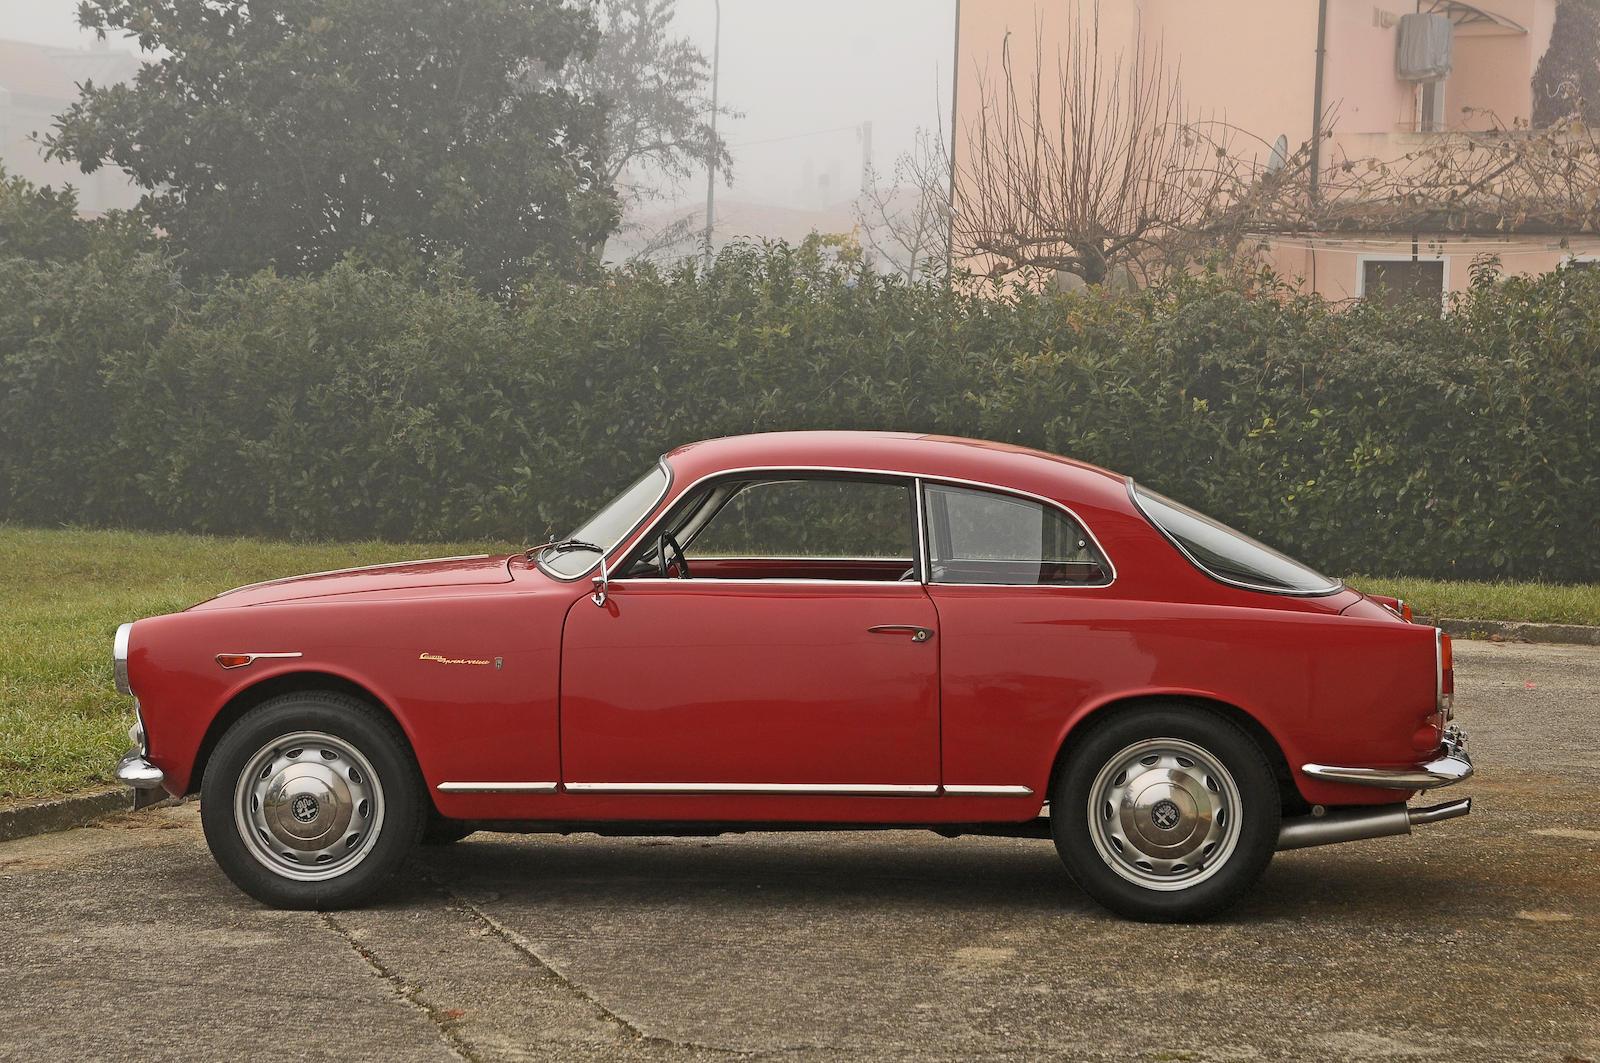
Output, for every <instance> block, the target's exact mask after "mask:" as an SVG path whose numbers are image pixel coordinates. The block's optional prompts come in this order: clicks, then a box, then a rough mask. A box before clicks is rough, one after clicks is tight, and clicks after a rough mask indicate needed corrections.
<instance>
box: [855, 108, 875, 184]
mask: <svg viewBox="0 0 1600 1063" xmlns="http://www.w3.org/2000/svg"><path fill="white" fill-rule="evenodd" d="M856 137H857V138H858V139H859V140H860V141H861V194H862V195H866V194H867V193H868V192H870V191H871V190H872V123H871V122H870V121H869V122H862V123H861V124H860V125H859V126H857V127H856Z"/></svg>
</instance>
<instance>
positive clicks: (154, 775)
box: [117, 749, 167, 790]
mask: <svg viewBox="0 0 1600 1063" xmlns="http://www.w3.org/2000/svg"><path fill="white" fill-rule="evenodd" d="M117 778H118V779H119V780H120V781H122V782H124V783H126V784H127V785H129V786H131V787H133V788H134V789H135V790H159V789H160V788H161V784H162V783H164V782H166V779H167V777H166V776H165V775H164V774H162V771H161V769H160V768H158V767H156V766H155V765H154V764H152V763H150V762H149V761H148V760H146V759H144V754H143V753H140V752H139V751H138V750H137V749H130V750H128V751H127V752H126V753H124V754H123V755H122V759H121V760H119V761H117Z"/></svg>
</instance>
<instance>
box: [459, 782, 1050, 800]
mask: <svg viewBox="0 0 1600 1063" xmlns="http://www.w3.org/2000/svg"><path fill="white" fill-rule="evenodd" d="M434 789H436V790H438V791H440V792H441V793H454V794H515V793H520V794H553V793H557V792H559V791H562V790H565V791H566V792H567V793H571V794H769V795H789V796H796V797H798V796H811V797H938V796H940V795H941V794H943V795H945V796H948V797H1028V796H1029V795H1031V794H1032V793H1033V790H1032V788H1031V787H1027V786H964V785H956V786H935V785H926V786H920V785H919V786H908V785H901V784H898V783H782V782H762V783H743V782H725V783H717V782H569V783H566V784H560V783H553V782H442V783H440V784H439V785H438V786H436V787H434Z"/></svg>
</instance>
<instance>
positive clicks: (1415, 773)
mask: <svg viewBox="0 0 1600 1063" xmlns="http://www.w3.org/2000/svg"><path fill="white" fill-rule="evenodd" d="M1443 745H1444V749H1443V752H1442V755H1441V756H1439V757H1437V758H1436V759H1434V760H1430V761H1428V763H1426V764H1419V765H1417V766H1416V767H1414V768H1356V767H1338V766H1336V765H1332V764H1302V765H1301V766H1300V770H1301V771H1302V772H1304V773H1305V774H1307V775H1309V776H1311V777H1312V778H1313V779H1321V780H1323V781H1324V782H1339V783H1352V784H1354V785H1356V786H1382V787H1386V788H1388V789H1391V790H1433V789H1437V788H1438V787H1440V786H1449V785H1451V784H1452V783H1458V782H1460V781H1461V780H1463V779H1469V778H1471V777H1472V757H1471V756H1469V755H1468V753H1467V733H1466V732H1465V731H1463V730H1462V729H1461V728H1459V727H1457V726H1456V725H1455V724H1451V725H1450V726H1449V727H1446V728H1445V730H1444V742H1443Z"/></svg>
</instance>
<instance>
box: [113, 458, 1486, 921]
mask: <svg viewBox="0 0 1600 1063" xmlns="http://www.w3.org/2000/svg"><path fill="white" fill-rule="evenodd" d="M114 658H115V665H116V675H117V683H118V686H119V687H120V689H121V690H122V691H123V692H124V693H129V694H134V695H136V696H137V701H136V708H137V715H138V723H137V724H136V725H135V727H134V729H133V731H132V737H133V740H134V742H135V745H136V748H135V749H134V750H133V751H132V752H130V753H129V754H128V755H127V757H126V758H124V760H123V761H122V763H121V764H120V765H119V768H118V775H119V777H120V778H122V779H123V780H124V781H126V782H128V783H129V784H131V785H133V786H134V787H136V788H141V789H142V790H143V791H144V792H145V793H146V795H147V797H146V799H147V800H150V799H153V797H151V796H149V795H156V796H159V791H160V790H165V791H166V792H167V793H170V794H174V795H181V794H189V793H194V792H197V791H198V792H199V793H200V794H201V797H202V801H201V807H200V811H201V818H202V822H203V824H204V828H205V835H206V839H207V842H208V843H209V845H210V847H211V850H212V852H213V854H214V855H215V857H216V859H217V862H218V863H219V864H220V865H221V866H222V869H223V870H224V871H225V872H226V873H227V875H228V877H229V878H231V879H232V880H233V881H234V882H235V883H236V884H237V885H238V886H239V887H240V888H241V889H243V890H244V891H245V892H247V893H249V894H250V895H251V896H253V897H256V898H258V899H259V900H261V901H264V902H266V903H267V904H271V905H277V906H281V907H291V908H311V907H315V908H321V907H334V906H341V905H350V904H353V903H356V902H358V901H361V900H362V899H364V898H366V897H368V896H369V895H370V894H372V893H373V892H374V890H376V889H377V888H379V887H380V886H382V885H383V884H384V882H385V881H386V880H388V879H390V878H391V876H393V874H394V873H395V871H396V869H397V867H399V865H400V863H401V861H402V859H403V858H404V856H405V855H406V853H407V851H408V850H409V849H410V848H411V847H412V845H414V844H415V843H416V842H417V841H418V840H419V839H422V840H428V841H434V842H445V841H452V840H455V839H457V838H460V837H463V836H465V835H466V834H467V833H468V832H470V831H472V830H485V829H486V830H504V831H551V832H560V833H576V832H594V833H600V834H699V833H716V832H725V831H747V830H786V829H819V828H827V829H854V828H886V827H922V828H927V829H931V830H933V831H936V832H938V833H941V834H946V835H951V836H954V835H957V834H962V833H988V834H1007V835H1030V836H1038V837H1051V838H1053V839H1054V841H1055V845H1056V847H1057V849H1058V850H1059V852H1060V855H1061V858H1062V860H1063V861H1064V862H1065V864H1066V866H1067V868H1068V870H1069V871H1070V872H1071V874H1072V876H1073V878H1075V879H1076V880H1077V881H1078V883H1079V884H1080V885H1081V886H1082V887H1083V889H1084V890H1085V891H1087V892H1088V893H1089V894H1090V895H1091V896H1093V897H1094V898H1096V899H1097V900H1099V901H1100V902H1102V903H1103V904H1105V905H1106V906H1107V907H1109V908H1111V909H1113V910H1115V911H1117V912H1120V913H1122V914H1124V915H1127V916H1131V917H1134V918H1140V919H1153V920H1172V919H1198V918H1203V917H1206V916H1208V915H1211V914H1213V913H1215V912H1217V911H1219V910H1221V909H1222V908H1223V907H1225V906H1226V905H1227V904H1229V903H1231V902H1232V901H1234V900H1235V899H1236V898H1238V897H1239V896H1240V894H1241V893H1242V892H1243V891H1245V890H1246V889H1247V888H1248V887H1249V886H1250V885H1251V884H1252V883H1253V882H1254V881H1255V880H1256V878H1257V877H1258V876H1259V875H1260V874H1261V872H1262V871H1263V870H1264V869H1265V867H1266V866H1267V862H1268V861H1269V860H1270V859H1271V858H1272V854H1273V852H1274V851H1275V850H1278V849H1292V848H1298V847H1302V846H1311V845H1321V844H1325V843H1329V842H1339V841H1347V840H1352V839H1359V838H1375V837H1381V836H1384V835H1393V834H1406V833H1408V832H1409V831H1410V829H1411V828H1412V826H1414V825H1416V824H1419V823H1432V822H1435V821H1438V820H1443V819H1449V818H1452V817H1455V816H1461V815H1465V814H1467V812H1468V811H1469V809H1470V807H1471V805H1470V799H1469V800H1461V801H1456V802H1453V803H1450V804H1443V805H1436V806H1434V807H1431V808H1408V807H1407V805H1406V803H1405V802H1406V801H1407V800H1408V799H1409V798H1410V797H1411V795H1412V794H1413V793H1414V792H1416V791H1419V790H1427V789H1432V788H1434V787H1439V786H1445V785H1448V784H1450V783H1454V782H1458V781H1460V780H1462V779H1465V778H1466V777H1467V776H1469V775H1470V774H1471V772H1472V765H1471V761H1470V760H1469V758H1468V756H1467V753H1466V751H1465V748H1464V747H1465V740H1464V736H1463V735H1462V733H1461V731H1460V730H1459V729H1457V728H1456V727H1455V726H1454V725H1452V724H1451V723H1450V720H1451V718H1452V715H1453V713H1452V705H1451V702H1452V700H1453V676H1452V669H1451V657H1450V639H1449V637H1448V636H1446V635H1444V634H1443V633H1442V632H1440V631H1439V630H1437V629H1436V628H1432V627H1424V626H1420V625H1416V624H1413V623H1411V622H1410V611H1409V610H1408V609H1407V608H1405V606H1404V604H1403V603H1401V602H1397V601H1395V600H1393V599H1387V598H1380V597H1376V596H1366V595H1362V594H1360V593H1358V592H1356V591H1354V590H1352V589H1349V588H1347V587H1344V586H1343V585H1341V584H1340V583H1339V582H1338V581H1336V580H1332V579H1329V578H1327V577H1325V576H1321V575H1318V574H1317V573H1316V572H1313V571H1312V570H1310V569H1308V568H1306V567H1305V566H1303V565H1301V564H1299V563H1297V562H1295V561H1292V560H1290V559H1289V558H1287V557H1284V556H1283V555H1281V554H1279V553H1276V552H1275V551H1273V550H1271V549H1268V548H1267V547H1265V546H1263V545H1261V544H1260V543H1258V542H1256V541H1254V540H1252V539H1249V538H1247V537H1245V536H1243V535H1241V534H1239V533H1238V532H1235V531H1232V530H1230V529H1229V528H1227V527H1225V526H1223V525H1221V524H1219V523H1217V522H1216V521H1213V520H1210V519H1208V518H1206V517H1204V516H1201V515H1200V514H1198V513H1196V512H1194V511H1193V510H1191V509H1188V508H1187V507H1185V506H1183V505H1180V504H1179V503H1177V502H1174V501H1172V500H1170V499H1168V498H1164V497H1162V496H1161V495H1158V494H1156V493H1154V492H1151V491H1148V490H1146V489H1144V488H1143V487H1140V486H1139V485H1138V484H1136V483H1133V482H1132V481H1131V480H1129V479H1128V478H1126V477H1123V476H1118V475H1115V474H1113V473H1110V472H1106V471H1105V470H1103V469H1098V468H1095V467H1093V466H1090V465H1085V464H1082V463H1079V462H1075V461H1070V460H1067V459H1065V458H1060V457H1055V456H1053V455H1049V454H1044V453H1040V452H1037V451H1031V450H1024V449H1020V448H1017V447H1012V446H1006V445H1002V444H997V443H985V442H978V441H974V440H966V439H953V438H942V437H931V436H914V435H900V434H879V433H863V432H801V433H779V434H771V435H757V436H745V437H739V438H731V439H719V440H713V441H710V442H703V443H694V444H691V445H688V446H684V447H680V448H678V449H677V450H674V451H672V452H671V453H669V454H667V455H665V456H664V457H662V458H661V460H660V462H659V463H658V464H657V465H656V466H655V467H653V468H651V469H649V470H648V471H646V472H645V473H644V475H643V476H641V477H640V478H639V479H638V480H637V481H636V482H635V483H634V484H633V485H632V486H631V487H629V488H627V489H626V490H625V491H623V492H622V493H621V494H620V495H618V496H617V497H616V498H615V499H614V500H613V501H612V502H610V503H609V504H608V505H606V506H605V507H604V508H603V509H601V510H600V511H599V512H598V513H596V514H595V515H594V516H593V517H591V518H590V519H589V520H588V521H586V522H585V523H584V524H583V525H582V526H580V527H579V528H578V529H577V530H576V531H574V532H573V534H572V535H571V536H570V537H568V538H566V539H562V540H559V541H553V542H550V543H547V544H545V545H544V546H542V547H538V548H536V549H533V550H530V551H528V552H526V553H516V554H512V555H511V556H510V557H504V556H482V557H453V558H443V559H439V560H432V561H418V562H414V563H406V564H396V565H379V566H376V567H372V568H362V569H353V570H348V571H341V572H325V573H318V574H316V575H309V576H300V577H296V578H292V579H282V580H274V581H271V582H268V583H258V584H253V585H251V586H248V587H241V588H239V589H237V590H233V591H229V592H228V593H226V594H223V595H220V596H218V597H216V598H213V599H212V600H210V601H208V602H203V603H201V604H200V605H197V606H194V607H193V608H191V609H188V610H186V611H184V612H181V613H175V614H172V615H169V616H157V617H152V618H149V619H145V620H140V621H137V622H136V623H133V624H124V625H123V626H122V627H121V628H120V629H119V630H118V632H117V636H116V645H115V653H114Z"/></svg>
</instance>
